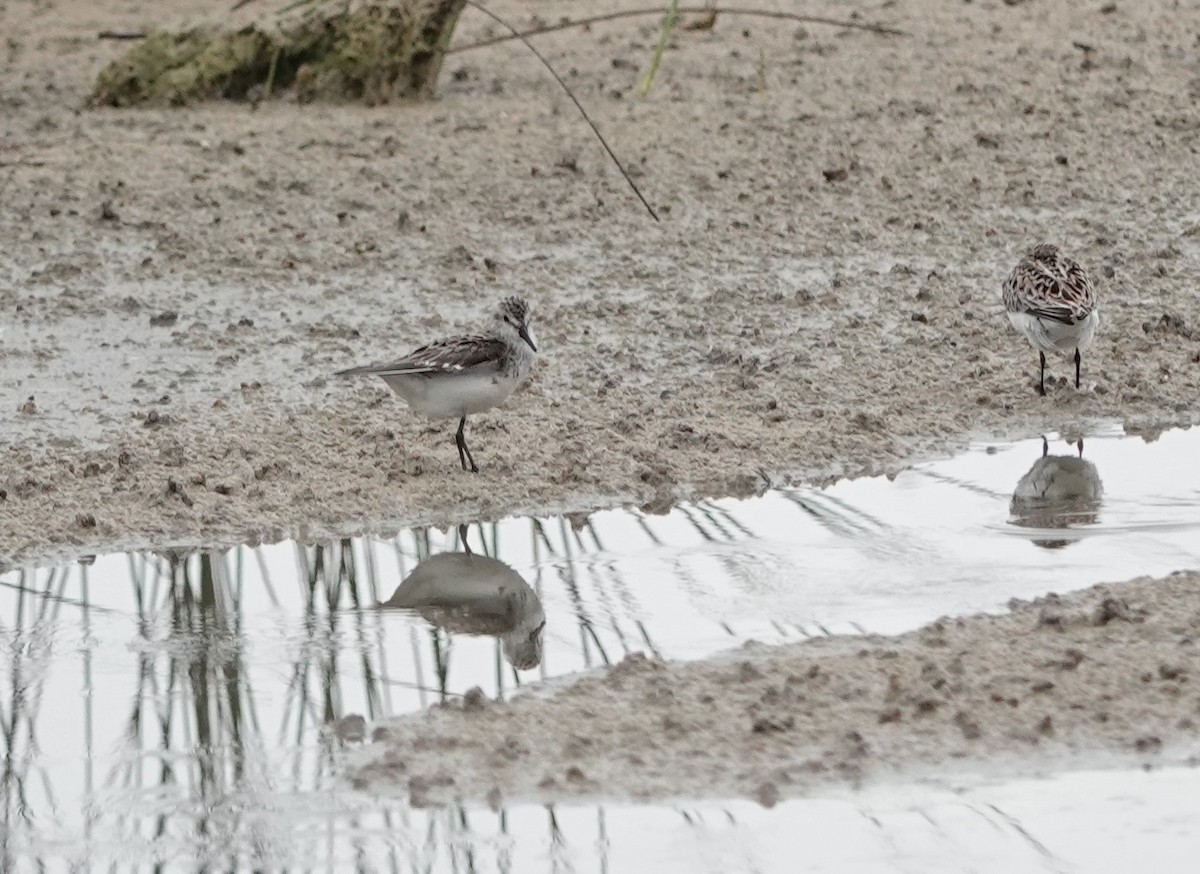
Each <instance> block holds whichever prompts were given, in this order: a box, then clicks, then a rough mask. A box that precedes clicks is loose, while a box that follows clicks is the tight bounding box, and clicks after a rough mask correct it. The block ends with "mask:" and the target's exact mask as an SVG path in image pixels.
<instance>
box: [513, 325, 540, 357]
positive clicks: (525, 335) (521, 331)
mask: <svg viewBox="0 0 1200 874" xmlns="http://www.w3.org/2000/svg"><path fill="white" fill-rule="evenodd" d="M517 336H519V337H520V338H521V339H522V340H524V341H525V342H526V343H528V344H529V348H530V349H532V350H533V351H534V352H536V351H537V346H534V345H533V340H532V339H530V337H529V331H528V330H527V329H526V328H525V327H524V326H521V327H520V328H517Z"/></svg>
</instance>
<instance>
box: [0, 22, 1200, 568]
mask: <svg viewBox="0 0 1200 874" xmlns="http://www.w3.org/2000/svg"><path fill="white" fill-rule="evenodd" d="M229 5H230V4H229V2H228V0H212V2H208V3H199V4H198V3H194V2H188V3H184V2H182V0H173V2H164V3H149V2H140V3H139V2H132V3H122V4H118V3H116V2H114V0H99V2H95V3H87V4H84V3H67V4H61V3H21V2H14V0H0V25H2V28H3V31H4V33H5V36H6V38H5V41H4V44H3V45H0V199H2V202H3V204H4V208H3V209H2V210H0V312H2V313H3V323H2V324H0V382H2V384H3V386H4V392H3V394H2V407H0V440H2V441H3V447H4V448H3V452H2V453H0V565H2V564H11V563H18V562H29V561H35V560H55V559H58V558H67V557H71V556H74V555H78V554H81V553H86V552H93V551H100V550H111V549H115V548H119V547H123V546H155V545H161V544H163V543H164V542H170V543H178V544H184V543H220V542H235V541H237V540H241V539H244V538H246V537H252V538H253V537H261V538H273V537H278V536H281V535H283V534H285V533H293V534H296V535H298V536H300V537H307V536H317V535H320V534H327V533H330V532H334V531H337V532H342V531H348V530H359V529H364V528H369V527H387V526H400V525H403V524H424V523H447V522H452V521H457V520H461V519H467V518H479V517H489V516H492V517H494V516H499V515H503V514H506V513H510V512H517V511H533V510H537V511H541V512H553V511H556V510H560V509H569V510H578V511H585V510H587V509H589V508H595V507H600V506H606V505H613V504H619V503H625V502H634V503H638V504H645V505H649V506H651V507H659V506H663V505H664V504H666V503H669V502H670V501H671V500H673V499H676V498H678V497H681V496H689V495H705V494H729V493H741V492H745V491H747V490H750V489H752V488H755V487H756V486H757V484H758V483H759V476H758V470H759V469H760V468H763V469H765V470H766V471H768V472H769V473H770V474H772V475H773V476H775V477H777V478H779V479H783V478H786V477H792V478H794V479H799V480H806V481H824V480H827V479H830V478H834V477H838V476H846V475H859V474H865V473H874V472H888V471H894V470H897V469H899V468H901V467H903V466H904V465H905V464H908V463H911V461H912V460H914V459H916V458H919V457H921V456H928V455H931V454H934V453H942V452H947V451H950V450H952V449H953V448H954V447H955V446H956V445H961V443H962V442H963V441H965V440H966V439H967V438H968V437H969V436H971V435H976V434H1011V435H1014V436H1015V435H1025V434H1034V433H1038V432H1041V431H1043V430H1049V429H1063V428H1068V429H1076V430H1082V431H1085V432H1086V430H1087V428H1088V426H1089V423H1091V422H1094V421H1096V420H1100V419H1117V420H1120V421H1123V422H1125V423H1126V424H1127V425H1129V426H1130V427H1135V428H1138V429H1144V430H1146V431H1149V432H1154V431H1156V430H1157V429H1159V428H1162V427H1165V426H1167V425H1171V424H1181V423H1191V422H1194V421H1195V420H1196V417H1197V403H1198V401H1197V398H1198V397H1200V363H1198V362H1200V297H1198V296H1197V295H1196V288H1197V284H1198V282H1197V280H1198V278H1200V267H1198V264H1200V235H1198V234H1197V230H1198V229H1200V211H1198V210H1200V207H1198V204H1200V197H1198V185H1200V183H1198V182H1197V177H1196V174H1195V167H1196V160H1197V154H1196V152H1197V145H1198V142H1200V140H1198V134H1200V127H1198V125H1197V124H1196V120H1195V113H1194V109H1195V101H1196V99H1197V93H1198V92H1197V89H1198V87H1200V86H1198V84H1197V83H1198V81H1200V80H1198V79H1197V69H1196V67H1195V61H1194V46H1193V45H1192V44H1191V43H1192V34H1191V33H1190V32H1188V30H1187V28H1184V27H1180V18H1179V16H1180V12H1179V10H1178V9H1177V8H1176V4H1174V3H1172V2H1168V0H1148V2H1138V3H1133V2H1123V3H1118V4H1115V9H1112V8H1110V7H1111V4H1110V5H1109V6H1104V9H1108V10H1109V11H1107V12H1106V11H1102V9H1101V7H1102V5H1103V4H1100V3H1099V2H1096V0H1078V2H1059V3H1039V2H1029V3H1020V4H1016V5H1008V4H1007V3H1003V2H1000V0H994V2H984V0H981V2H976V3H970V4H945V3H943V2H941V0H903V2H897V3H892V4H878V6H879V8H876V9H871V10H865V11H864V9H863V8H862V5H861V4H860V3H857V2H848V0H847V2H827V3H822V4H820V8H819V9H813V10H810V11H814V12H819V13H821V14H823V15H831V16H841V17H849V16H852V15H858V16H860V18H864V19H865V18H871V19H874V20H877V21H879V22H881V23H885V24H890V25H893V26H896V27H900V28H903V29H905V30H907V31H909V32H910V33H911V36H908V37H902V38H897V37H887V36H880V35H877V34H871V33H864V32H857V31H838V30H836V29H831V28H827V27H821V26H817V25H810V26H807V27H799V26H791V25H781V24H780V23H779V22H774V21H770V22H765V21H761V20H755V19H749V18H739V19H734V18H733V17H732V16H721V17H720V18H719V19H718V21H717V25H716V28H715V29H714V30H712V31H685V30H681V31H680V32H679V33H678V34H677V35H676V36H675V38H674V40H673V48H672V49H671V50H670V51H669V52H668V53H667V55H666V58H665V61H664V64H663V67H662V70H661V72H660V74H659V79H658V82H657V84H656V86H655V89H654V91H653V93H652V95H651V96H650V98H649V99H647V100H639V99H637V98H636V95H635V88H636V84H637V82H638V80H639V78H640V75H641V71H642V69H643V67H644V65H645V64H646V62H647V60H648V58H649V56H650V52H651V50H652V47H653V44H654V41H655V36H656V30H655V28H656V24H657V22H656V21H655V20H654V19H653V18H650V19H643V20H638V21H634V22H629V21H624V22H614V23H611V24H606V25H598V26H595V27H593V28H591V29H590V30H587V31H582V30H572V31H565V32H562V33H558V34H555V35H553V36H550V37H546V38H544V39H542V41H541V43H540V45H541V46H542V47H543V49H544V50H545V51H546V53H547V54H548V56H549V57H550V59H551V60H552V62H554V63H555V64H556V65H557V66H558V68H559V69H560V70H561V71H562V72H563V74H564V75H565V76H566V77H567V80H568V81H569V82H570V83H571V85H572V87H573V88H574V89H575V90H576V92H577V94H578V95H579V97H580V99H581V100H583V101H584V102H585V103H586V104H587V105H588V107H589V109H590V110H591V112H592V113H593V115H594V116H595V118H596V121H597V123H598V124H599V125H600V126H601V127H602V128H603V130H604V131H605V133H606V134H607V136H608V138H609V139H610V141H611V143H612V145H613V147H614V148H615V149H616V150H617V151H618V152H619V153H620V154H621V155H622V156H624V158H625V160H626V161H627V163H628V164H629V165H630V167H631V169H632V172H633V173H634V174H635V175H636V177H637V179H638V182H639V184H640V185H641V186H642V187H643V189H644V190H645V192H646V194H647V196H648V197H649V198H650V199H651V200H652V201H653V202H654V203H655V204H656V205H657V206H658V208H659V209H660V210H661V212H662V215H663V222H662V224H661V225H655V224H653V223H652V222H651V221H650V220H649V219H648V218H647V216H646V215H644V214H643V213H642V212H641V211H640V207H639V206H638V204H637V203H636V201H635V200H634V199H633V198H632V196H631V194H630V193H629V192H628V191H627V190H626V189H625V188H624V187H623V183H622V182H621V181H620V179H619V177H618V176H617V174H616V172H615V170H614V169H613V168H612V167H611V166H610V165H609V163H608V162H607V160H606V158H605V157H604V155H603V153H602V152H601V150H600V147H599V146H598V144H597V143H596V142H595V141H594V140H593V139H592V137H591V135H590V133H589V131H588V129H587V128H586V126H585V125H584V124H583V123H582V121H581V120H580V119H579V118H578V117H577V116H576V114H575V111H574V109H573V107H572V106H571V105H570V104H569V102H568V101H567V99H566V98H565V96H564V95H562V94H561V93H560V92H559V91H557V90H556V87H557V86H555V84H554V83H553V81H551V80H550V79H549V78H548V76H547V75H546V74H545V71H544V70H542V69H541V68H540V67H539V66H538V64H537V63H536V61H535V60H534V59H533V58H532V57H530V56H529V54H528V52H526V51H525V50H523V49H521V48H520V47H518V46H515V45H513V44H503V45H498V46H494V47H491V48H488V49H484V50H477V51H472V52H465V53H462V54H457V55H455V56H453V57H452V58H450V59H449V60H448V63H447V66H446V75H445V82H444V88H443V93H442V96H441V98H440V99H439V100H437V101H435V102H432V103H429V104H425V105H413V106H395V107H385V108H379V109H372V110H367V109H362V108H356V107H330V106H298V105H294V104H291V103H287V102H276V103H266V104H263V105H261V106H260V107H258V108H257V109H252V108H251V107H248V106H244V105H206V106H201V107H197V108H190V109H181V110H145V111H142V110H133V111H110V110H94V109H88V108H86V106H85V98H86V95H87V92H88V89H89V87H90V84H91V82H92V79H93V77H94V75H95V73H96V71H97V70H99V69H100V68H101V67H102V65H103V64H104V63H105V62H106V61H107V60H108V59H110V58H111V57H112V56H113V54H114V53H115V52H117V51H120V50H121V49H122V46H121V45H119V44H114V43H112V42H106V41H97V40H96V33H97V31H99V30H101V29H113V30H135V29H140V28H146V27H151V26H157V25H177V24H179V23H180V22H181V21H183V20H184V19H185V18H186V17H187V16H192V17H193V18H194V17H195V16H198V15H200V14H202V13H204V14H209V15H211V16H212V17H214V18H217V19H222V20H223V19H226V18H228V16H229V13H228V6H229ZM492 5H493V6H494V7H495V9H496V11H498V12H500V13H501V14H504V15H506V16H507V17H509V18H511V19H512V20H513V21H514V22H516V23H517V24H519V25H528V24H530V23H532V22H533V21H534V19H535V17H540V18H541V19H543V20H553V19H556V18H557V17H558V16H561V15H563V14H569V15H570V14H582V13H584V12H586V11H590V10H591V7H588V9H587V10H585V9H584V8H583V5H581V4H563V3H552V2H533V0H497V2H496V3H494V4H492ZM635 5H636V4H635V2H634V0H614V2H613V3H612V4H610V6H611V8H614V9H615V8H622V7H633V6H635ZM576 6H579V7H580V8H578V9H576V8H575V7H576ZM784 7H786V8H788V9H795V8H796V7H795V5H794V4H780V8H784ZM271 8H272V6H271V4H269V3H265V2H263V3H256V4H251V5H249V6H247V7H245V8H244V9H243V10H241V11H240V12H239V13H238V14H237V16H234V17H233V18H232V19H231V20H232V21H233V22H234V23H236V22H237V21H242V20H245V16H251V15H267V14H270V10H271ZM239 16H240V17H239ZM488 27H489V25H488V24H487V23H486V22H485V21H483V20H482V19H481V17H480V16H478V15H476V14H473V13H471V12H470V11H468V12H467V13H465V14H464V20H463V23H462V27H461V33H460V34H459V35H458V37H457V38H458V39H461V40H462V42H463V43H466V42H470V41H472V40H474V39H477V38H479V37H481V36H483V35H485V34H486V33H487V28H488ZM1076 43H1078V44H1081V45H1085V46H1090V47H1091V48H1090V49H1089V50H1087V51H1084V50H1081V49H1080V48H1078V47H1076V45H1075V44H1076ZM760 58H761V67H760ZM760 70H761V73H762V82H761V83H760ZM761 85H765V88H764V87H760V86H761ZM1042 239H1053V240H1057V241H1059V242H1061V243H1062V244H1063V245H1064V246H1066V247H1067V249H1068V250H1069V251H1070V252H1072V253H1073V254H1074V255H1076V256H1077V257H1078V258H1080V259H1081V260H1082V261H1083V262H1084V263H1085V264H1086V265H1088V266H1089V267H1090V268H1091V269H1092V271H1093V272H1094V273H1095V275H1096V278H1097V280H1098V284H1099V292H1100V295H1101V300H1102V312H1103V319H1104V325H1103V328H1102V333H1101V335H1100V338H1099V340H1098V342H1097V344H1096V346H1095V348H1094V350H1093V351H1092V353H1091V354H1089V355H1088V357H1087V360H1086V363H1085V375H1086V380H1087V382H1088V384H1089V387H1088V390H1087V391H1085V392H1084V393H1082V394H1076V392H1075V391H1074V389H1072V388H1068V387H1066V386H1065V385H1062V384H1061V382H1060V383H1058V384H1056V385H1055V387H1054V389H1053V391H1052V392H1051V396H1050V397H1048V398H1044V399H1043V398H1039V397H1037V396H1036V395H1035V394H1034V392H1033V390H1032V380H1033V378H1034V376H1035V368H1036V357H1035V355H1034V354H1033V353H1032V351H1031V350H1029V349H1028V348H1027V347H1025V345H1024V344H1023V341H1021V340H1020V338H1019V337H1017V336H1016V335H1015V334H1014V333H1013V332H1011V330H1010V329H1009V327H1008V325H1007V323H1006V321H1005V320H1004V318H1003V315H1002V313H1001V311H1000V307H999V303H998V301H999V289H1000V283H1001V281H1002V279H1003V277H1004V275H1005V274H1006V272H1007V271H1008V270H1009V269H1010V267H1011V265H1012V264H1013V263H1014V261H1015V259H1016V258H1017V257H1018V255H1019V253H1020V252H1021V251H1022V250H1023V249H1025V248H1027V247H1029V246H1030V245H1032V244H1033V243H1035V242H1037V241H1039V240H1042ZM513 292H520V293H522V294H525V295H526V296H528V297H529V298H530V299H531V300H532V302H533V303H534V305H535V307H536V318H537V321H536V325H535V327H536V330H537V333H538V335H539V337H540V339H541V341H542V344H543V348H544V350H545V356H544V362H543V364H544V366H543V367H541V368H540V369H539V370H538V371H537V372H536V374H535V377H534V379H533V380H532V382H531V384H530V385H529V387H528V388H527V390H525V391H523V392H522V393H520V394H519V395H517V396H515V397H514V398H513V399H512V400H511V401H510V402H509V404H508V405H507V406H506V407H505V408H504V409H503V410H502V411H496V412H493V413H491V414H485V415H482V416H479V417H477V418H476V419H475V420H473V421H472V423H471V426H470V429H471V430H470V435H471V440H472V447H473V449H474V452H475V454H476V457H477V458H478V460H479V462H480V464H481V465H482V467H483V471H484V472H483V473H482V474H481V475H479V476H476V477H472V476H467V475H464V474H463V473H462V472H461V471H460V470H459V469H458V465H457V459H456V455H455V451H454V447H453V443H452V437H451V435H452V428H453V424H452V423H441V424H436V425H432V426H431V425H429V424H427V423H425V422H422V421H421V420H418V419H416V418H415V417H413V416H411V415H410V414H409V413H408V412H407V411H406V410H405V408H404V406H403V404H402V403H401V402H399V401H398V400H397V399H396V398H395V397H393V396H391V395H389V394H388V393H387V392H386V390H385V389H384V388H383V386H382V385H381V384H378V383H352V384H342V383H338V382H335V381H331V380H330V379H329V375H330V373H331V372H332V371H334V370H336V369H338V368H341V367H345V366H349V365H353V364H359V363H365V362H368V361H372V360H383V359H386V358H387V357H390V356H394V355H396V354H399V353H402V352H405V351H408V350H409V349H411V348H412V347H413V346H414V345H416V344H418V343H420V342H423V341H425V340H427V339H432V338H433V337H434V336H437V335H441V334H444V333H447V332H450V331H456V330H460V329H463V328H469V327H473V326H474V324H475V323H476V322H477V321H479V320H481V319H483V318H484V317H485V316H486V314H487V312H488V310H490V308H491V306H492V305H493V303H494V301H495V300H497V299H498V298H499V297H501V296H503V295H506V294H510V293H513ZM1067 373H1068V367H1067V365H1066V364H1065V363H1063V362H1054V363H1053V365H1052V374H1053V376H1054V377H1055V378H1056V379H1060V380H1061V377H1063V376H1064V375H1066V374H1067ZM30 398H32V400H30Z"/></svg>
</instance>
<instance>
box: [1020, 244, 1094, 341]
mask: <svg viewBox="0 0 1200 874" xmlns="http://www.w3.org/2000/svg"><path fill="white" fill-rule="evenodd" d="M1004 306H1005V308H1006V309H1007V310H1008V311H1009V312H1014V313H1027V314H1029V315H1031V316H1037V317H1038V318H1043V319H1050V320H1051V321H1054V322H1061V323H1062V324H1064V325H1074V324H1075V323H1076V322H1081V321H1083V320H1084V319H1086V318H1087V317H1088V316H1089V315H1090V314H1091V313H1092V311H1093V310H1094V309H1095V308H1096V288H1095V286H1094V285H1092V280H1091V278H1090V277H1089V276H1088V275H1087V271H1085V270H1084V269H1083V268H1082V267H1081V266H1080V265H1079V264H1078V263H1077V262H1076V261H1074V260H1072V259H1071V258H1067V257H1066V256H1064V255H1059V256H1058V257H1057V258H1056V259H1055V261H1054V264H1052V265H1047V264H1044V263H1040V262H1038V261H1035V260H1033V259H1032V258H1022V259H1021V261H1020V263H1019V264H1017V266H1016V267H1014V268H1013V271H1012V273H1010V274H1009V276H1008V279H1007V280H1006V281H1005V283H1004Z"/></svg>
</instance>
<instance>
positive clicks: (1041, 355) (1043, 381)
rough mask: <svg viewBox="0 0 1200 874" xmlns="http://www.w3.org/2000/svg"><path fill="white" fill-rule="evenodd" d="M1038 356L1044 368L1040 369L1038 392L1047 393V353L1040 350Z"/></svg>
mask: <svg viewBox="0 0 1200 874" xmlns="http://www.w3.org/2000/svg"><path fill="white" fill-rule="evenodd" d="M1038 358H1039V359H1040V360H1041V362H1042V369H1041V370H1040V371H1038V394H1040V395H1045V394H1046V353H1045V352H1039V353H1038Z"/></svg>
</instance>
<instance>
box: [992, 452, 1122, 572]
mask: <svg viewBox="0 0 1200 874" xmlns="http://www.w3.org/2000/svg"><path fill="white" fill-rule="evenodd" d="M1076 448H1077V449H1078V451H1079V454H1078V456H1075V455H1051V454H1050V444H1049V442H1048V441H1047V440H1046V438H1045V437H1043V438H1042V457H1041V458H1039V459H1038V460H1037V461H1035V462H1034V464H1033V467H1031V468H1029V472H1028V473H1026V474H1025V475H1024V476H1023V477H1021V480H1020V482H1018V483H1017V488H1016V490H1015V491H1014V492H1013V496H1012V503H1011V504H1010V505H1009V512H1010V513H1011V516H1012V518H1011V519H1010V520H1009V521H1010V522H1011V523H1012V524H1013V525H1019V526H1021V527H1022V528H1037V529H1043V530H1046V529H1055V528H1059V529H1065V528H1071V527H1073V526H1076V525H1093V524H1095V523H1096V521H1097V519H1098V513H1099V510H1100V501H1101V497H1102V496H1103V494H1104V486H1103V484H1102V483H1101V482H1100V473H1099V472H1098V471H1097V470H1096V465H1094V464H1092V463H1091V462H1090V461H1087V460H1086V459H1084V457H1083V440H1079V441H1078V443H1076ZM1033 542H1034V543H1035V544H1036V545H1038V546H1041V547H1044V548H1046V549H1061V548H1063V547H1064V546H1068V545H1070V544H1072V543H1074V542H1075V538H1066V537H1058V538H1055V537H1044V536H1042V537H1034V538H1033Z"/></svg>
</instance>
